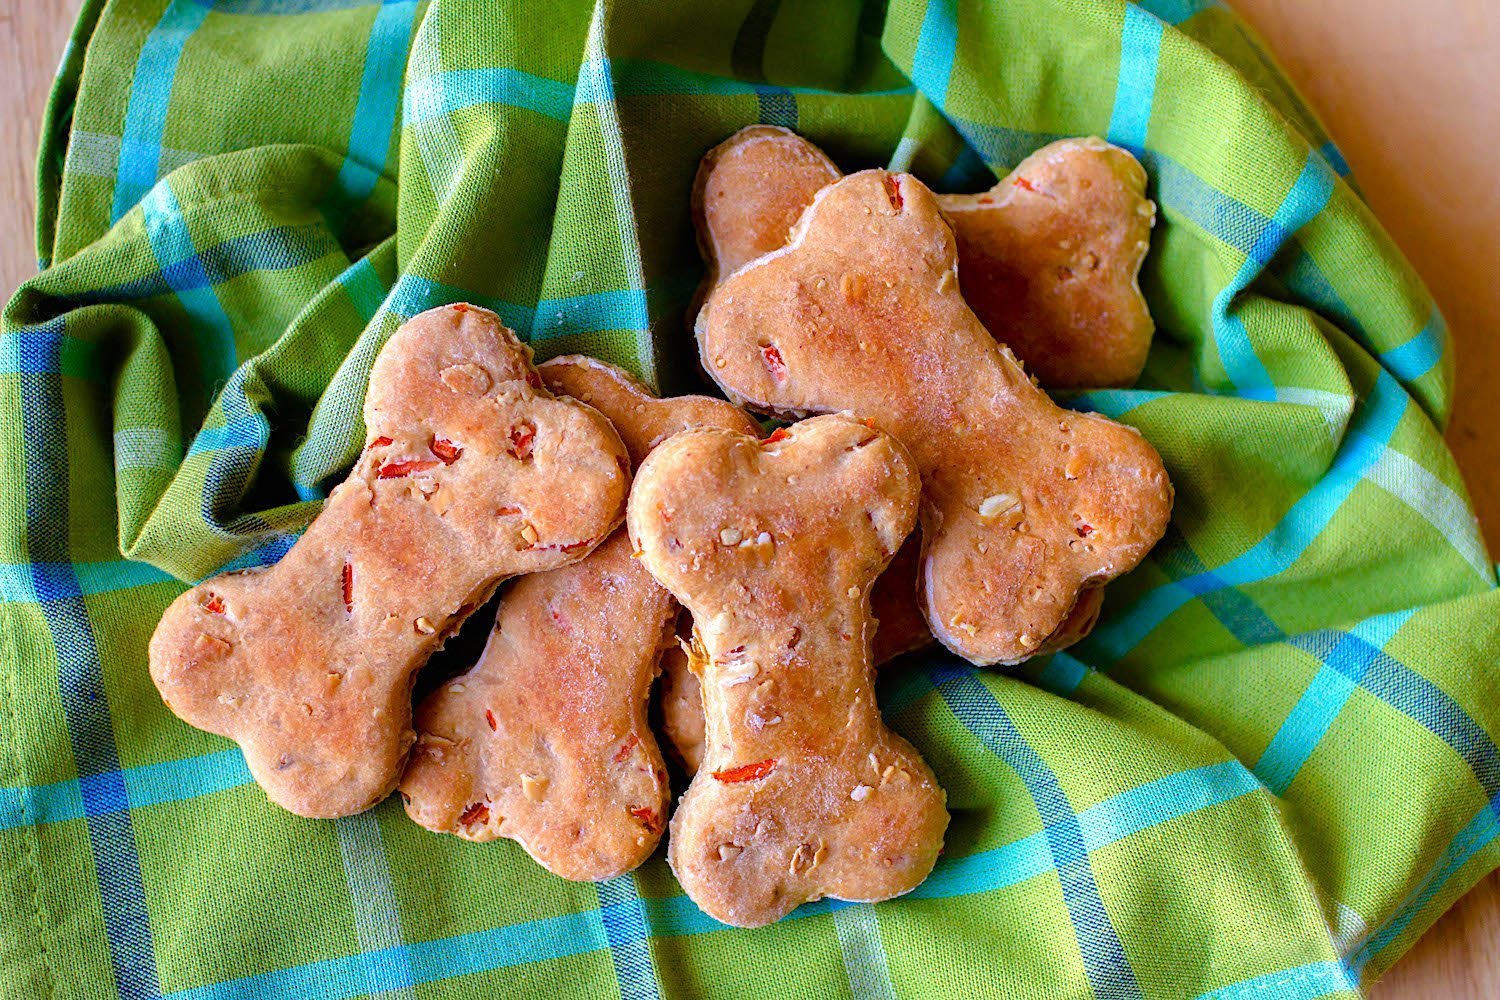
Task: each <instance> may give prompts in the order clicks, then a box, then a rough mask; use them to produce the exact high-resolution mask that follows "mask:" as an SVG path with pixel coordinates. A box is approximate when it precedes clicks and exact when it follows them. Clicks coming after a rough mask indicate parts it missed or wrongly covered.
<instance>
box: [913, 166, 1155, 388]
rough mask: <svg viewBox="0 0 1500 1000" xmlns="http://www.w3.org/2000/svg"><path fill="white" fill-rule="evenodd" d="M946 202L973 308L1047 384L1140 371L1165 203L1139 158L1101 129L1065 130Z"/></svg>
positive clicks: (1097, 382) (1076, 383) (1108, 381)
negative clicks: (1148, 263)
mask: <svg viewBox="0 0 1500 1000" xmlns="http://www.w3.org/2000/svg"><path fill="white" fill-rule="evenodd" d="M937 201H938V207H939V208H941V209H942V211H943V214H944V215H945V216H946V217H947V219H948V223H949V224H950V225H951V226H952V227H953V235H954V237H955V238H956V239H957V241H958V277H959V285H960V287H961V289H962V291H963V294H964V298H965V299H966V300H968V303H969V307H970V308H971V309H973V310H974V312H975V314H976V315H978V317H979V319H980V321H981V322H982V323H983V324H984V326H985V328H986V329H987V330H989V332H990V334H991V335H992V336H994V338H995V339H996V340H998V341H1000V343H1002V344H1005V345H1006V346H1008V347H1009V348H1010V349H1011V350H1012V351H1014V352H1015V353H1016V355H1017V356H1018V357H1020V358H1021V360H1022V361H1023V362H1025V364H1026V367H1027V368H1028V369H1030V371H1031V373H1032V374H1034V375H1035V376H1036V377H1037V378H1038V379H1039V380H1040V381H1041V383H1042V384H1043V385H1045V386H1050V387H1052V388H1054V389H1084V388H1089V387H1093V386H1112V385H1120V386H1124V385H1130V384H1132V383H1133V382H1135V380H1136V379H1137V378H1139V377H1140V374H1141V368H1142V367H1144V366H1145V364H1146V354H1147V353H1148V352H1149V351H1150V349H1151V335H1152V334H1153V333H1155V332H1156V324H1155V323H1153V322H1152V320H1151V312H1150V310H1149V309H1148V308H1147V307H1146V299H1145V297H1144V296H1142V295H1141V289H1140V284H1139V281H1138V279H1139V275H1140V272H1141V264H1142V262H1144V261H1145V259H1146V251H1147V250H1148V249H1149V247H1150V239H1151V227H1152V226H1153V225H1155V224H1156V205H1155V204H1153V203H1152V202H1151V201H1150V200H1149V199H1148V198H1147V197H1146V171H1145V170H1144V169H1142V167H1141V165H1140V163H1139V161H1137V160H1136V158H1135V157H1133V156H1131V155H1130V154H1129V153H1127V152H1126V151H1125V150H1123V149H1121V148H1119V147H1118V146H1111V145H1110V144H1109V143H1107V142H1105V141H1104V140H1102V139H1096V138H1086V139H1061V140H1058V141H1057V142H1054V143H1052V144H1051V145H1048V146H1043V147H1042V148H1041V149H1039V150H1037V151H1036V152H1035V153H1032V154H1031V155H1030V156H1028V157H1026V159H1024V160H1022V161H1021V163H1020V165H1019V166H1017V167H1016V169H1015V170H1013V171H1011V173H1010V175H1009V176H1007V177H1004V178H1002V179H1001V180H1000V181H999V182H998V183H997V184H996V185H995V186H994V187H992V188H991V189H990V190H988V191H986V192H984V193H982V194H972V195H963V194H958V195H939V196H938V198H937Z"/></svg>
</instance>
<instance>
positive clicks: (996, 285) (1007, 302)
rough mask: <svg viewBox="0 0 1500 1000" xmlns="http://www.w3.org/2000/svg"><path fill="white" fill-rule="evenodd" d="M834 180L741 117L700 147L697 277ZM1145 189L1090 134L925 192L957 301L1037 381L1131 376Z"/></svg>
mask: <svg viewBox="0 0 1500 1000" xmlns="http://www.w3.org/2000/svg"><path fill="white" fill-rule="evenodd" d="M840 176H841V174H839V172H838V168H837V167H835V166H834V165H833V162H832V161H831V160H829V159H828V157H827V156H825V155H824V154H823V151H822V150H820V149H819V148H818V147H817V146H815V145H813V144H812V143H811V142H809V141H808V140H806V139H804V138H803V137H802V136H800V135H798V134H797V133H795V132H792V131H791V130H789V129H783V128H774V127H771V126H767V125H754V126H751V127H750V128H746V129H741V130H740V131H739V132H736V133H735V134H734V135H732V136H730V137H729V138H728V139H726V140H725V141H724V142H722V143H720V144H719V145H718V146H716V147H714V149H712V150H710V151H709V153H708V154H707V155H706V156H705V157H704V158H703V162H702V164H701V165H700V167H699V170H698V181H697V185H696V187H695V189H694V190H695V194H694V205H695V212H694V220H695V222H696V223H697V226H698V243H699V247H700V249H701V251H702V253H703V258H704V260H705V261H706V262H707V263H708V269H709V274H708V278H707V280H706V285H707V286H708V287H709V288H711V287H712V286H713V285H715V284H717V283H718V282H719V281H720V280H721V279H722V278H724V277H727V276H728V275H729V274H730V273H732V272H733V271H735V270H737V269H738V268H740V267H742V266H743V265H744V264H746V263H748V262H749V261H750V260H753V259H754V258H755V257H757V256H760V255H761V254H765V253H769V252H770V251H772V250H775V249H778V248H779V247H781V246H783V245H784V244H785V242H786V233H787V230H788V227H789V226H790V225H791V223H792V222H794V221H795V220H796V218H797V217H798V216H799V215H800V213H801V210H802V209H804V208H806V207H807V206H808V205H810V204H812V200H813V198H814V197H815V196H816V195H817V193H818V192H819V191H821V190H822V189H823V188H824V187H826V186H828V185H829V184H831V183H832V182H833V181H835V180H838V178H839V177H840ZM1145 192H1146V172H1145V170H1143V169H1142V168H1141V165H1140V163H1139V162H1137V160H1136V159H1135V157H1133V156H1131V155H1130V153H1128V152H1126V151H1125V150H1123V149H1120V148H1119V147H1117V146H1111V145H1110V144H1109V143H1107V142H1105V141H1104V140H1102V139H1097V138H1092V137H1089V138H1082V139H1060V140H1058V141H1057V142H1054V143H1051V144H1050V145H1048V146H1044V147H1042V148H1041V149H1039V150H1037V151H1036V152H1035V153H1033V154H1031V155H1030V156H1028V157H1027V158H1026V159H1025V160H1023V161H1022V162H1021V164H1020V166H1018V167H1016V169H1015V170H1013V171H1011V173H1010V175H1009V176H1007V177H1005V178H1004V179H1003V180H1001V181H1000V182H999V183H997V184H996V185H995V186H994V187H993V188H991V189H990V190H988V191H985V192H983V193H981V194H977V195H938V196H937V200H938V206H939V208H941V209H942V211H943V213H944V214H945V215H946V216H947V219H948V222H949V224H950V225H951V226H952V227H953V231H954V235H955V236H956V237H957V240H958V276H959V284H960V287H961V289H962V291H963V294H964V297H965V298H966V299H967V300H968V302H969V306H970V308H972V309H973V310H974V312H975V314H976V315H978V317H979V320H980V322H981V323H983V324H984V326H985V328H986V329H988V330H989V332H990V333H991V334H992V335H993V336H994V337H995V339H997V340H999V341H1000V342H1001V343H1002V344H1006V345H1007V346H1009V347H1010V349H1011V350H1012V351H1014V352H1015V354H1016V355H1017V356H1018V357H1019V358H1020V359H1021V361H1022V362H1023V363H1024V364H1025V365H1026V367H1027V369H1029V370H1030V371H1031V372H1032V374H1034V375H1036V377H1037V378H1038V379H1039V380H1040V381H1041V383H1042V384H1043V385H1046V386H1050V387H1052V388H1059V389H1066V388H1085V387H1092V386H1113V385H1130V384H1131V383H1133V382H1134V381H1135V380H1136V378H1137V377H1139V376H1140V373H1141V367H1142V366H1143V365H1144V364H1145V363H1146V354H1147V352H1148V351H1149V349H1150V347H1151V335H1152V333H1153V332H1154V331H1155V326H1154V324H1153V323H1152V321H1151V313H1150V311H1149V310H1148V309H1147V307H1146V300H1145V298H1144V297H1142V295H1141V292H1140V287H1139V285H1138V284H1137V276H1138V275H1139V273H1140V268H1141V262H1142V261H1143V260H1144V259H1145V256H1146V251H1147V249H1148V247H1149V240H1150V235H1151V227H1152V226H1153V225H1154V224H1155V221H1156V206H1155V205H1154V204H1153V203H1152V202H1151V201H1150V200H1149V199H1147V198H1146V194H1145ZM700 203H701V204H704V205H706V206H707V209H700V208H698V207H697V206H698V205H699V204H700ZM706 296H707V290H704V291H703V292H702V293H701V295H700V298H704V297H706Z"/></svg>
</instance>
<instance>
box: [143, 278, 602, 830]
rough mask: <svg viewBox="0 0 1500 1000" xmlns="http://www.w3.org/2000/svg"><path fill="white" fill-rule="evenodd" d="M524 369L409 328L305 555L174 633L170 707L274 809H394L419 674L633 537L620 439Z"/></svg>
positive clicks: (489, 325) (218, 584) (222, 580)
mask: <svg viewBox="0 0 1500 1000" xmlns="http://www.w3.org/2000/svg"><path fill="white" fill-rule="evenodd" d="M530 357H531V352H530V350H529V349H528V348H527V347H525V346H524V345H523V344H522V343H521V342H520V341H518V340H517V339H516V338H515V335H514V334H512V333H511V332H510V331H509V330H507V329H506V328H505V327H504V326H502V325H501V323H500V321H499V319H498V318H497V317H496V316H495V315H494V314H493V313H491V312H489V311H487V310H483V309H479V308H476V307H471V306H463V305H454V306H446V307H443V308H439V309H432V310H429V311H427V312H424V313H422V314H421V315H419V316H416V317H414V318H413V319H411V320H409V321H408V322H407V323H405V324H404V325H403V326H402V327H401V328H400V329H399V330H397V331H396V333H395V334H394V335H392V337H391V339H390V341H389V342H388V343H386V345H385V347H384V348H383V349H382V350H381V352H380V355H379V357H377V358H376V360H375V365H374V367H373V369H372V370H371V372H370V385H369V391H368V393H367V395H366V397H365V406H364V419H365V424H366V426H367V428H368V440H367V443H366V445H365V449H364V452H363V453H362V454H361V455H360V457H359V459H358V461H357V462H356V463H355V466H354V469H353V471H352V472H350V474H349V477H348V478H347V479H346V480H345V481H344V482H343V483H342V484H340V485H339V486H338V487H337V488H336V489H334V491H333V492H332V494H330V495H329V497H328V500H327V502H326V503H325V504H324V506H323V510H322V512H321V513H320V514H319V515H318V516H317V517H316V518H315V519H314V520H313V522H312V523H311V524H310V525H308V527H307V530H306V532H305V533H304V534H303V535H302V537H301V538H300V539H299V540H298V541H297V543H296V544H295V545H293V546H292V548H291V550H290V551H289V552H287V554H286V555H285V556H284V557H283V558H282V559H281V561H280V562H278V563H276V564H275V565H273V566H269V567H266V568H264V569H258V570H253V571H249V572H241V573H227V574H224V575H222V576H218V577H214V578H213V579H211V580H208V581H207V582H205V583H202V584H200V585H199V586H197V587H194V588H193V589H191V590H189V591H187V592H186V593H184V594H182V595H181V596H180V597H178V599H177V600H176V601H175V602H173V603H172V605H171V606H170V607H169V608H168V609H167V611H166V614H164V615H163V616H162V620H161V624H160V625H158V626H157V629H156V633H155V635H153V636H152V638H151V645H150V665H151V677H152V680H154V681H155V682H156V686H157V689H158V690H159V691H160V692H161V696H162V699H163V700H164V701H165V702H166V703H167V705H168V707H169V708H171V709H172V711H173V712H175V713H177V715H178V716H180V717H181V718H182V719H184V720H185V721H187V722H189V723H191V724H192V725H194V726H197V727H198V728H200V729H206V730H208V731H209V732H213V733H218V734H220V735H222V736H227V737H229V738H230V739H232V740H234V741H236V742H237V743H239V744H240V746H241V747H242V748H243V749H244V752H245V759H246V761H247V762H248V764H249V765H250V772H251V773H252V774H253V775H254V776H255V780H256V781H258V782H259V783H260V785H261V787H262V788H264V789H265V791H266V794H267V795H268V796H270V798H271V800H272V801H273V802H276V803H278V804H279V805H282V806H284V807H286V808H287V809H290V810H291V811H292V812H295V813H299V814H301V815H303V816H326V817H333V816H346V815H349V814H351V813H356V812H359V811H360V810H362V809H365V808H368V807H369V806H371V805H373V804H374V803H376V802H378V801H379V800H380V799H382V798H384V797H385V796H386V795H387V794H388V793H389V792H390V791H391V789H392V788H394V787H395V785H396V781H397V778H398V777H399V776H400V774H401V767H402V764H403V762H404V761H405V758H406V754H407V750H408V749H409V748H410V747H411V744H412V741H413V740H414V739H415V734H414V733H413V732H412V728H411V687H412V683H413V681H414V679H415V676H416V673H417V671H418V670H420V669H421V667H422V665H423V664H424V663H426V662H427V660H428V658H429V657H430V656H431V655H432V654H433V653H434V652H436V651H437V650H438V649H439V648H440V647H441V646H442V644H443V642H444V641H445V640H446V638H447V637H448V636H449V635H450V634H451V633H452V632H454V631H456V630H457V628H458V627H459V625H460V624H461V623H462V622H463V620H464V619H465V618H466V617H467V616H468V615H469V614H470V613H471V612H472V611H473V610H474V609H475V608H477V607H478V606H479V605H481V604H483V603H484V602H485V600H487V599H488V597H489V596H490V594H491V593H492V592H493V591H494V589H495V587H496V586H497V585H498V584H499V583H500V581H501V580H503V579H504V578H506V577H509V576H514V575H516V574H519V573H531V572H535V571H537V570H547V569H554V568H556V567H559V566H563V565H566V564H568V563H571V562H576V561H577V560H579V559H582V558H583V557H584V556H586V555H588V553H589V552H590V551H591V550H592V549H593V548H594V546H596V545H597V544H599V542H600V541H602V540H603V539H604V538H605V537H606V536H608V535H609V534H610V532H611V531H613V530H614V528H615V526H616V525H617V524H619V522H620V520H621V519H622V517H623V515H624V506H625V495H626V493H627V491H628V488H629V484H630V470H629V464H628V459H627V457H626V452H625V447H624V445H623V444H622V443H621V442H620V439H619V436H618V435H617V434H616V433H615V431H614V428H613V427H611V426H610V424H609V422H608V421H607V420H605V419H604V417H602V416H600V415H599V414H598V413H597V412H595V411H594V410H592V409H590V408H589V407H587V406H584V405H582V404H580V403H577V402H574V401H573V400H564V399H555V398H553V397H552V396H551V394H549V393H548V392H547V391H546V390H545V389H543V388H541V380H540V379H539V378H538V377H537V374H536V372H535V370H534V369H533V368H532V367H531V363H530Z"/></svg>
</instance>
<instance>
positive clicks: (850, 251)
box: [697, 170, 1172, 664]
mask: <svg viewBox="0 0 1500 1000" xmlns="http://www.w3.org/2000/svg"><path fill="white" fill-rule="evenodd" d="M697 330H698V341H699V348H700V351H701V354H702V361H703V365H704V368H705V370H707V371H708V372H710V373H711V374H712V375H713V377H714V378H715V379H716V380H717V381H718V383H719V384H720V385H721V386H722V387H723V388H724V390H725V392H726V393H728V395H729V397H730V398H731V399H732V400H735V401H736V402H743V403H745V404H747V405H749V406H750V407H752V408H754V409H758V410H762V411H765V412H771V413H778V414H800V413H809V412H829V411H839V410H850V411H853V412H854V413H855V414H856V415H857V416H860V417H864V418H866V419H868V420H871V421H873V422H874V423H875V425H877V426H879V427H881V428H882V429H884V430H887V431H889V432H891V433H892V434H894V435H895V436H896V437H897V438H898V439H899V440H900V441H901V442H902V443H903V444H904V445H906V447H907V448H908V449H910V451H911V453H912V455H913V457H914V458H915V460H916V462H917V465H918V467H919V468H920V470H921V472H922V480H923V487H924V489H923V505H922V528H923V547H924V548H923V553H924V558H923V569H922V581H921V588H920V594H921V597H922V599H923V601H924V607H925V612H926V617H927V623H928V625H929V626H930V627H931V628H932V631H933V634H934V635H935V636H937V638H938V639H939V641H941V642H942V643H943V644H944V645H945V646H947V647H948V648H949V649H951V650H953V651H954V652H956V653H958V654H959V655H960V656H963V657H965V658H966V659H968V660H970V661H972V662H974V663H980V664H989V663H1014V662H1017V661H1020V660H1023V659H1025V658H1026V657H1028V656H1031V655H1033V654H1035V653H1036V652H1037V650H1038V649H1039V648H1041V647H1042V646H1043V644H1044V643H1045V641H1046V639H1047V637H1048V636H1050V635H1052V634H1053V633H1055V632H1056V631H1057V630H1058V628H1059V626H1060V625H1061V624H1062V623H1063V621H1064V620H1065V618H1066V617H1067V616H1068V615H1069V613H1070V612H1071V610H1072V609H1073V607H1074V605H1075V603H1076V602H1077V600H1078V598H1079V593H1080V591H1081V590H1082V589H1083V588H1085V587H1091V586H1096V585H1099V584H1102V583H1103V582H1105V581H1107V580H1109V579H1112V578H1113V577H1115V576H1118V575H1119V574H1121V573H1123V572H1125V571H1126V570H1129V569H1131V568H1132V567H1134V566H1135V565H1136V564H1137V563H1138V562H1139V561H1140V560H1141V559H1142V558H1143V557H1144V556H1145V554H1146V552H1147V551H1148V550H1149V549H1150V548H1151V546H1152V545H1153V544H1154V543H1155V542H1156V540H1157V539H1158V538H1160V537H1161V534H1162V532H1163V531H1164V530H1165V528H1166V523H1167V517H1168V514H1169V513H1170V509H1171V496H1172V493H1171V485H1170V484H1169V483H1168V481H1167V477H1166V473H1165V471H1164V470H1163V468H1162V464H1161V459H1160V457H1159V456H1158V455H1157V454H1156V451H1155V449H1153V448H1152V447H1151V446H1150V445H1149V444H1148V443H1147V442H1146V441H1145V439H1144V438H1142V437H1141V436H1140V434H1138V433H1137V432H1136V431H1134V430H1132V429H1130V428H1127V427H1124V426H1121V425H1119V424H1116V423H1114V422H1112V421H1109V420H1106V419H1104V418H1102V417H1098V416H1092V415H1086V414H1078V413H1072V412H1068V411H1065V410H1062V409H1059V408H1058V407H1057V406H1056V405H1054V404H1053V403H1052V401H1051V400H1049V399H1048V398H1047V396H1046V395H1045V394H1044V393H1043V392H1042V391H1041V390H1039V389H1037V388H1036V387H1035V386H1034V385H1032V383H1031V381H1030V380H1029V379H1028V378H1027V377H1026V375H1025V373H1024V372H1023V371H1022V370H1021V368H1020V366H1019V365H1018V364H1017V363H1016V361H1015V359H1014V357H1013V356H1012V355H1011V354H1010V352H1009V351H1008V350H1005V349H1004V348H1002V347H1000V346H999V345H997V344H996V343H995V341H994V339H993V338H991V337H990V336H989V334H987V333H986V332H985V329H984V327H983V326H982V325H981V324H980V323H979V320H978V319H977V318H976V317H975V316H974V314H973V312H971V311H970V310H969V308H968V306H967V305H966V304H965V302H964V299H963V296H962V295H961V294H960V293H959V290H958V281H957V274H956V258H955V253H954V243H953V234H952V231H951V230H950V229H949V228H948V226H947V225H946V224H945V223H944V222H943V219H942V217H941V215H940V214H939V212H938V206H937V202H936V201H935V199H934V198H933V196H932V193H931V192H930V191H928V190H927V188H926V187H925V186H923V185H922V183H921V182H920V181H918V180H916V179H915V178H913V177H910V176H908V175H905V174H897V175H891V174H887V173H886V172H885V171H882V170H869V171H864V172H863V173H859V174H854V175H852V176H850V177H846V178H845V179H843V180H841V181H839V182H837V183H835V184H833V185H831V186H829V187H827V188H824V189H823V191H822V192H821V193H820V194H819V195H818V198H817V200H816V201H815V202H814V203H813V205H812V206H811V207H810V208H809V209H808V210H807V212H806V213H805V214H804V215H803V217H802V220H801V221H800V222H799V223H798V225H797V229H796V230H795V231H794V234H793V240H792V242H791V243H789V244H788V245H787V246H786V247H784V248H783V249H781V250H779V251H776V252H774V253H771V254H769V255H767V256H765V257H761V258H759V259H757V260H756V261H754V262H752V263H751V264H748V265H746V266H745V267H743V268H741V269H740V270H739V271H737V272H735V273H734V274H733V275H731V276H730V277H729V278H727V279H726V280H725V281H724V282H723V283H722V284H720V285H719V287H718V288H717V289H715V290H714V292H713V294H712V295H711V296H710V297H709V299H708V301H707V303H706V304H705V306H704V308H703V311H702V312H701V313H700V314H699V316H698V324H697Z"/></svg>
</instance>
